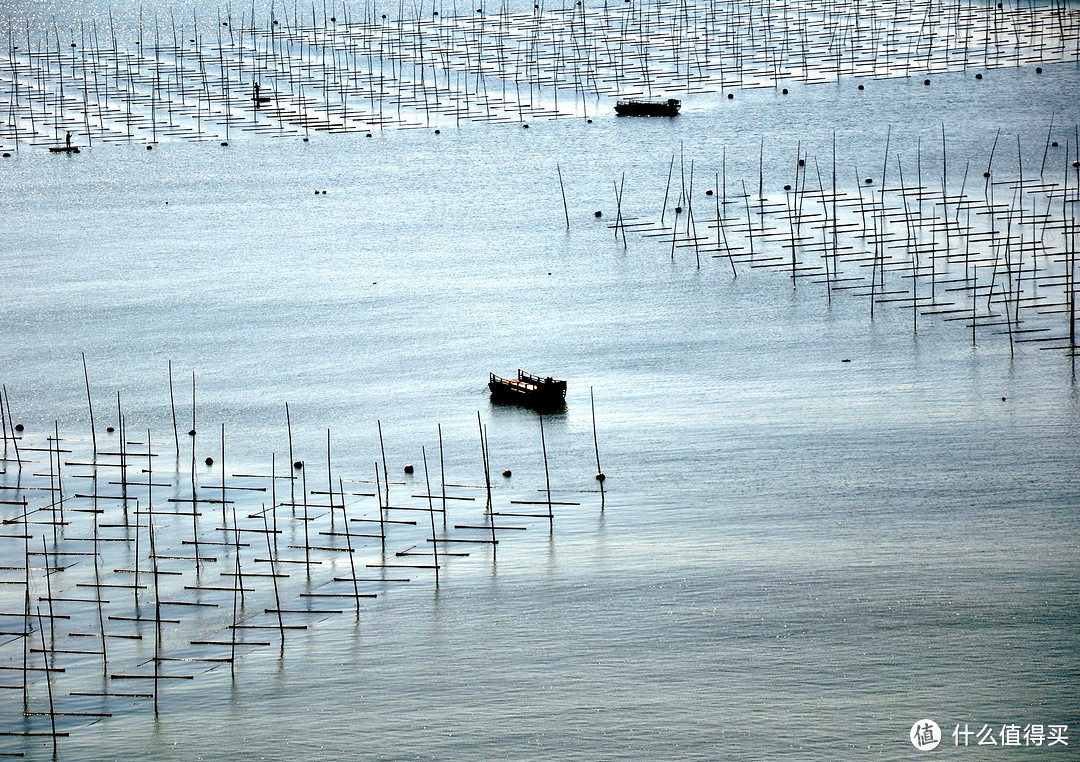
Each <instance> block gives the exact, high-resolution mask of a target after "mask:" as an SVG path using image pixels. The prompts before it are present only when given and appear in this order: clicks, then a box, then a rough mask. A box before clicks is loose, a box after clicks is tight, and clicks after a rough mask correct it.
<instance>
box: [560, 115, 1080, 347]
mask: <svg viewBox="0 0 1080 762" xmlns="http://www.w3.org/2000/svg"><path fill="white" fill-rule="evenodd" d="M1059 132H1060V133H1061V139H1060V140H1054V139H1053V138H1054V136H1055V135H1057V134H1058V133H1055V131H1054V125H1053V123H1052V122H1051V124H1050V129H1049V131H1048V134H1047V137H1046V141H1045V147H1044V148H1043V151H1042V159H1041V161H1036V162H1030V160H1029V164H1025V162H1024V157H1023V150H1022V146H1021V138H1020V137H1019V136H1015V141H1013V140H1011V139H1009V140H1005V139H1003V136H1002V135H1001V134H1000V133H998V135H997V136H996V137H995V138H994V141H993V144H992V145H991V146H990V147H989V151H988V158H987V163H986V165H985V167H984V168H982V167H972V166H971V163H970V162H967V163H966V164H965V166H964V167H963V168H957V167H951V166H950V165H949V162H948V148H947V140H946V134H945V130H944V127H943V128H942V132H941V141H940V145H939V146H937V147H935V148H932V149H931V148H927V149H923V148H922V147H921V144H920V148H919V150H918V152H917V153H916V155H915V156H907V157H901V156H900V154H899V153H892V152H891V151H890V142H889V136H888V135H886V137H885V140H884V141H883V155H882V158H881V165H880V166H879V167H878V168H877V170H876V174H874V175H872V176H866V175H864V174H860V173H859V171H858V170H857V169H853V168H851V167H847V168H843V167H840V166H838V164H837V158H836V153H835V145H834V148H833V152H832V155H830V156H825V157H823V158H822V159H820V160H819V158H818V157H815V156H811V155H809V154H808V153H806V152H804V151H803V149H802V148H801V147H800V146H796V147H795V152H794V154H793V155H792V157H791V159H790V164H789V165H788V166H786V167H784V168H783V169H782V170H781V171H780V172H779V173H777V172H775V171H770V172H769V173H768V174H769V176H770V177H775V176H777V175H779V176H780V177H782V178H785V179H786V182H785V184H784V186H783V189H779V188H775V187H774V188H770V189H766V187H765V180H764V178H765V176H766V172H765V169H764V165H763V158H761V157H762V156H763V151H762V152H761V154H760V155H759V162H762V166H761V167H760V168H759V172H758V176H757V177H756V178H752V179H751V180H750V182H749V183H748V182H747V180H746V179H739V180H738V181H735V180H734V179H731V178H728V176H727V171H726V156H725V155H722V156H721V161H720V162H719V163H720V166H719V167H717V169H716V171H713V170H707V171H704V172H702V171H701V170H700V169H696V168H695V163H694V161H693V160H689V161H688V160H686V158H685V157H679V158H678V162H679V166H678V168H677V169H678V173H679V174H678V175H675V174H674V173H675V171H676V157H675V156H672V159H671V162H670V164H669V165H668V166H667V167H666V168H665V169H666V170H667V180H666V186H665V188H664V194H663V202H662V203H661V204H660V208H659V214H658V215H657V216H647V215H641V216H636V215H634V214H632V213H631V212H632V209H631V207H636V208H642V207H643V206H644V205H645V202H644V201H642V200H640V199H635V200H633V201H632V200H631V198H629V197H628V196H627V195H626V194H627V189H626V188H625V176H624V178H623V179H622V180H621V181H618V182H616V183H615V194H614V201H615V209H616V213H615V219H614V221H613V222H611V223H609V224H608V227H609V228H610V229H611V230H613V231H614V235H615V238H616V241H620V242H621V243H622V245H623V247H626V246H627V245H628V243H627V234H628V233H630V234H635V235H637V236H639V237H643V238H648V239H653V240H655V241H657V242H659V243H660V245H661V248H662V251H663V252H664V254H665V255H666V256H670V259H671V260H672V261H676V260H685V259H687V258H690V261H692V262H693V263H694V264H695V266H696V267H697V268H701V267H702V261H703V260H704V261H705V262H708V261H709V260H716V261H717V264H718V265H719V266H720V267H722V268H723V269H724V270H729V271H730V274H731V275H732V277H735V278H737V277H738V276H739V275H740V274H741V273H746V272H748V271H753V270H771V271H774V272H776V273H778V274H782V275H783V276H784V278H785V281H786V282H789V283H790V286H791V288H799V287H800V286H801V285H802V284H806V285H810V284H813V285H814V286H815V287H818V288H821V289H822V290H823V291H824V294H825V296H826V298H827V299H828V300H830V301H831V300H832V299H833V298H838V297H841V296H842V297H844V298H848V299H851V298H865V299H866V303H867V305H868V310H869V313H870V316H871V317H873V315H874V310H875V307H876V306H879V305H883V304H891V305H893V306H899V307H902V308H905V309H908V310H910V311H911V320H912V322H911V325H912V330H913V331H916V332H917V331H918V327H919V318H920V317H930V318H936V319H939V320H944V321H946V322H948V323H952V324H955V325H958V326H960V327H963V328H965V330H966V332H967V333H968V334H969V335H970V337H971V341H972V343H973V344H975V343H977V342H978V341H979V337H983V338H984V339H989V338H991V337H1004V338H1007V340H1008V342H1009V349H1010V353H1012V352H1014V351H1015V347H1016V345H1017V344H1029V345H1032V346H1036V347H1038V349H1040V350H1062V351H1064V352H1066V353H1068V354H1070V355H1072V356H1075V355H1076V352H1077V341H1076V323H1077V315H1076V294H1077V285H1076V274H1077V259H1078V254H1077V252H1078V244H1080V225H1078V217H1080V156H1078V153H1077V147H1078V145H1080V131H1078V129H1077V127H1076V126H1075V125H1073V126H1070V127H1068V128H1065V129H1060V128H1059ZM1009 143H1011V145H1008V144H1009ZM1007 146H1008V147H1007ZM1010 149H1011V151H1012V152H1014V153H1015V163H1016V166H1017V167H1018V170H1017V171H1016V172H1015V173H1013V172H1012V171H1010V170H1003V169H999V168H998V167H997V166H995V156H996V157H997V158H998V164H1001V153H1002V152H1003V151H1004V150H1010ZM1032 163H1033V164H1034V166H1030V164H1032ZM698 166H700V164H699V165H698ZM931 166H933V167H934V168H935V169H933V170H932V169H931ZM931 172H938V173H939V180H940V182H939V183H938V184H924V183H923V182H920V179H922V178H925V177H927V175H928V174H930V173H931ZM841 175H845V176H846V179H845V178H844V177H841ZM673 176H674V177H675V183H674V187H673V183H672V178H673ZM560 180H561V177H560ZM695 183H696V189H695ZM597 214H598V216H599V213H597Z"/></svg>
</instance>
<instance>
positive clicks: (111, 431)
mask: <svg viewBox="0 0 1080 762" xmlns="http://www.w3.org/2000/svg"><path fill="white" fill-rule="evenodd" d="M105 431H107V432H108V433H110V434H112V433H113V432H114V431H116V429H114V428H113V427H112V426H108V427H106V429H105Z"/></svg>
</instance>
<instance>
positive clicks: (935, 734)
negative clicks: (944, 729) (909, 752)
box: [911, 720, 941, 751]
mask: <svg viewBox="0 0 1080 762" xmlns="http://www.w3.org/2000/svg"><path fill="white" fill-rule="evenodd" d="M939 743H941V728H939V727H938V724H937V723H936V722H934V721H933V720H919V721H918V722H916V723H915V724H914V725H912V726H911V745H912V746H914V747H915V748H916V749H918V750H919V751H930V750H931V749H936V748H937V747H938V744H939Z"/></svg>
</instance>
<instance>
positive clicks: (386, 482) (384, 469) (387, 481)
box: [375, 421, 390, 508]
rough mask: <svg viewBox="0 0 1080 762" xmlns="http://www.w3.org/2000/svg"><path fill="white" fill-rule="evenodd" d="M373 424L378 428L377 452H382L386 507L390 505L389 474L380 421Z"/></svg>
mask: <svg viewBox="0 0 1080 762" xmlns="http://www.w3.org/2000/svg"><path fill="white" fill-rule="evenodd" d="M375 425H376V426H378V428H379V452H380V453H382V472H383V482H384V484H383V488H384V489H385V490H386V496H385V500H384V502H385V503H386V507H387V508H389V507H390V474H388V473H387V471H386V447H384V446H383V436H382V421H375Z"/></svg>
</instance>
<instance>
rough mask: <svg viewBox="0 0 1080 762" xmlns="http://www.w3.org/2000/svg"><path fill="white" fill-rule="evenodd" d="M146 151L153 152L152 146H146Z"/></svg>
mask: <svg viewBox="0 0 1080 762" xmlns="http://www.w3.org/2000/svg"><path fill="white" fill-rule="evenodd" d="M146 150H147V151H153V150H154V147H153V146H147V147H146Z"/></svg>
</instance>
